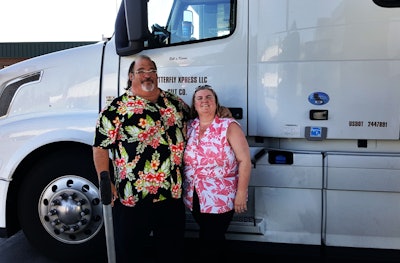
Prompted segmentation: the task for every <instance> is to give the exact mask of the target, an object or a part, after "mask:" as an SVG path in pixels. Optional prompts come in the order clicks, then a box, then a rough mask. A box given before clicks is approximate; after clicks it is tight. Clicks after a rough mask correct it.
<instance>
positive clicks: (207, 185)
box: [184, 85, 251, 253]
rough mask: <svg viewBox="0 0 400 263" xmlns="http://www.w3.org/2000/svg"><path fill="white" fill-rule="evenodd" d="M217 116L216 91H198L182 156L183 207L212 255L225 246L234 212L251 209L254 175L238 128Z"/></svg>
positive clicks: (205, 89) (235, 122)
mask: <svg viewBox="0 0 400 263" xmlns="http://www.w3.org/2000/svg"><path fill="white" fill-rule="evenodd" d="M218 112H220V105H219V103H218V97H217V94H216V93H215V91H214V90H213V89H212V87H211V86H208V85H205V86H200V87H198V88H197V89H196V91H195V92H194V94H193V98H192V106H191V114H192V118H193V120H192V121H191V122H190V123H189V127H188V133H187V134H188V141H187V145H186V149H185V152H184V175H185V180H184V202H185V205H186V207H187V208H188V209H189V210H190V211H191V212H192V215H193V217H194V219H195V220H196V222H197V224H198V225H199V238H200V241H201V243H202V244H203V245H206V247H204V249H206V250H208V251H210V250H215V249H216V248H217V247H219V248H220V247H221V242H223V241H224V240H225V233H226V231H227V229H228V227H229V224H230V222H231V221H232V217H233V215H234V213H235V212H236V213H242V212H245V211H246V210H247V197H248V193H247V190H248V184H249V180H250V171H251V160H250V150H249V146H248V143H247V140H246V137H245V135H244V133H243V131H242V129H241V127H240V125H239V123H238V122H237V121H236V120H235V119H233V118H221V117H218V115H217V113H218ZM217 244H218V246H217ZM213 248H214V249H213ZM204 252H207V251H203V253H204Z"/></svg>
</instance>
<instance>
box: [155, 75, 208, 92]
mask: <svg viewBox="0 0 400 263" xmlns="http://www.w3.org/2000/svg"><path fill="white" fill-rule="evenodd" d="M158 83H167V84H168V83H178V84H205V83H207V77H201V76H200V77H196V76H189V77H182V76H181V77H174V76H159V77H158ZM192 88H193V90H194V89H195V86H193V87H192ZM167 90H168V91H169V92H171V93H174V94H177V95H186V94H187V93H186V89H182V88H181V89H167Z"/></svg>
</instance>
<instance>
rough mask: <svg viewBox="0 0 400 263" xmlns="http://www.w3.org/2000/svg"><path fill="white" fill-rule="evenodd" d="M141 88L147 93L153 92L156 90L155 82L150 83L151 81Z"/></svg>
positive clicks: (144, 83) (143, 84)
mask: <svg viewBox="0 0 400 263" xmlns="http://www.w3.org/2000/svg"><path fill="white" fill-rule="evenodd" d="M141 87H142V90H143V91H147V92H150V91H153V90H154V88H155V87H154V83H153V82H149V81H146V82H142V85H141Z"/></svg>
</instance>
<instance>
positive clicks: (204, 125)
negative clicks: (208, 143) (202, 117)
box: [199, 120, 213, 137]
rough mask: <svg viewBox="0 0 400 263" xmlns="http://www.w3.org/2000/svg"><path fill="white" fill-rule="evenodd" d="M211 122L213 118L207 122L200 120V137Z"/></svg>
mask: <svg viewBox="0 0 400 263" xmlns="http://www.w3.org/2000/svg"><path fill="white" fill-rule="evenodd" d="M212 122H213V120H211V121H207V122H200V125H199V126H200V129H199V130H200V137H202V136H203V134H204V132H205V131H206V130H207V128H208V127H209V126H210V125H211V123H212Z"/></svg>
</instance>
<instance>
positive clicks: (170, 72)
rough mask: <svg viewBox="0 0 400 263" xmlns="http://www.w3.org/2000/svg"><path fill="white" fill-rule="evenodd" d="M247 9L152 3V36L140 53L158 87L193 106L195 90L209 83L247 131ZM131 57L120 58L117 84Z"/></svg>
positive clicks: (221, 0) (231, 4)
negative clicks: (152, 64)
mask: <svg viewBox="0 0 400 263" xmlns="http://www.w3.org/2000/svg"><path fill="white" fill-rule="evenodd" d="M238 5H240V6H238ZM247 5H248V2H247V1H243V2H241V3H240V4H238V3H237V1H231V0H212V1H204V0H201V1H200V0H194V1H182V0H175V1H171V0H151V1H149V2H148V6H147V11H148V29H149V34H150V35H149V38H148V41H145V43H144V48H143V49H144V50H143V51H142V52H141V54H146V55H149V56H150V57H151V58H152V59H153V60H154V61H155V62H156V63H157V67H158V81H159V87H160V88H162V89H164V90H168V91H171V92H173V93H175V94H177V95H179V96H180V97H181V98H182V99H184V100H185V101H186V102H187V103H188V104H191V98H192V95H193V92H194V90H195V89H196V87H198V86H200V85H206V84H207V85H211V86H212V87H213V89H214V90H215V91H216V92H217V94H218V97H219V101H220V103H221V104H222V105H224V106H226V107H229V108H231V109H232V111H233V114H234V116H235V117H236V118H237V119H238V121H239V122H241V124H242V127H243V130H244V131H245V132H247V109H246V108H247V107H246V105H247V91H246V90H247V89H246V87H247V34H248V32H247V31H248V30H247V19H246V17H247V8H248V7H247ZM239 19H240V21H239ZM128 30H129V29H128ZM133 59H134V55H133V56H123V57H121V71H120V77H121V79H122V81H121V83H124V82H125V79H126V75H127V72H128V67H129V64H130V63H131V62H132V60H133ZM125 83H126V82H125Z"/></svg>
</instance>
